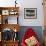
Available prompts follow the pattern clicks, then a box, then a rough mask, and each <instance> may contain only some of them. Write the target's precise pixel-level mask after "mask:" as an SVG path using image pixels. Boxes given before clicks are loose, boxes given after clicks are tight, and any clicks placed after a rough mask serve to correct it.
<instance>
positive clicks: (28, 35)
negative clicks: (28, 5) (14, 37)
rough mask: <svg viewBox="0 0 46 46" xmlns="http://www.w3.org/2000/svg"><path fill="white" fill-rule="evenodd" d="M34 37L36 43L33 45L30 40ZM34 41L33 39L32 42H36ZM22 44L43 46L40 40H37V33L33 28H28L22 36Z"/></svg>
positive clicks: (24, 45) (22, 45) (23, 45)
mask: <svg viewBox="0 0 46 46" xmlns="http://www.w3.org/2000/svg"><path fill="white" fill-rule="evenodd" d="M33 39H34V41H35V44H34V45H31V42H29V41H32V40H33ZM34 41H32V44H33V43H34ZM28 43H29V44H30V45H28ZM21 46H41V44H40V42H39V41H38V40H37V35H36V33H35V32H34V30H33V29H32V28H28V29H27V31H26V32H25V35H24V37H23V38H22V42H21Z"/></svg>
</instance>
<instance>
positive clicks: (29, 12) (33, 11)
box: [24, 8, 37, 19]
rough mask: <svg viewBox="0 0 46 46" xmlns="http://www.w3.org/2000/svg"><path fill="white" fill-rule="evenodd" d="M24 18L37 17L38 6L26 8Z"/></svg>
mask: <svg viewBox="0 0 46 46" xmlns="http://www.w3.org/2000/svg"><path fill="white" fill-rule="evenodd" d="M24 18H25V19H36V18H37V8H24Z"/></svg>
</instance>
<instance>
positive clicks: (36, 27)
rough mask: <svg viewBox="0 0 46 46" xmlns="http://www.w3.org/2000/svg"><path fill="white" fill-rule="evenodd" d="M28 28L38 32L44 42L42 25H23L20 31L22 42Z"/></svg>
mask: <svg viewBox="0 0 46 46" xmlns="http://www.w3.org/2000/svg"><path fill="white" fill-rule="evenodd" d="M28 28H32V29H33V30H34V31H35V32H36V34H37V36H38V39H39V41H40V42H41V43H43V30H42V27H41V26H21V27H20V31H19V40H20V42H21V40H22V38H23V36H24V33H25V31H26V30H27V29H28Z"/></svg>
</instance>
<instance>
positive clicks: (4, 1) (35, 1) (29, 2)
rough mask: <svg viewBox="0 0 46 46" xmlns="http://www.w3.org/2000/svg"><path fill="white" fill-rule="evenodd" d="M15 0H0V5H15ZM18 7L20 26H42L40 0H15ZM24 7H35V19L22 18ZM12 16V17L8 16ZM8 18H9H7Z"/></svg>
mask: <svg viewBox="0 0 46 46" xmlns="http://www.w3.org/2000/svg"><path fill="white" fill-rule="evenodd" d="M14 1H15V0H9V1H8V0H0V6H2V7H4V6H5V7H7V6H8V7H9V6H15V3H14ZM17 3H18V4H17V6H19V7H20V9H19V15H20V16H19V24H20V25H21V26H43V24H44V23H43V17H44V16H43V6H42V0H21V1H20V0H17ZM24 8H37V19H24ZM9 18H12V17H9ZM9 20H10V19H9Z"/></svg>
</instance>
